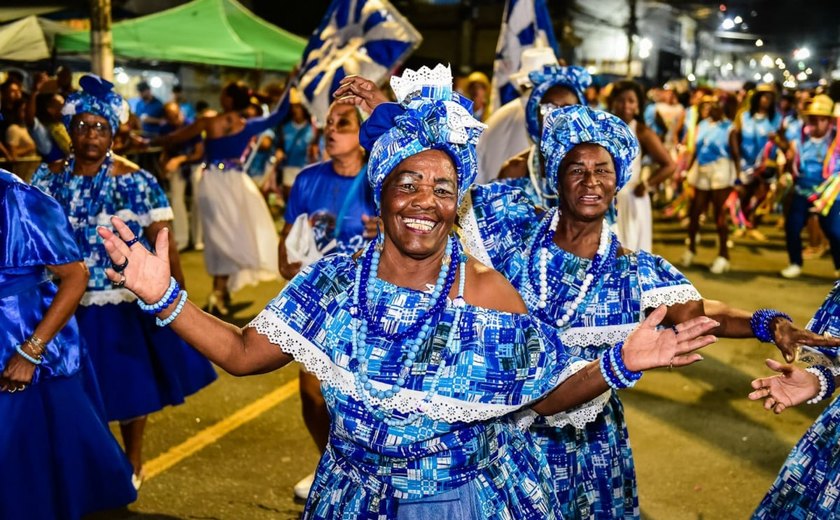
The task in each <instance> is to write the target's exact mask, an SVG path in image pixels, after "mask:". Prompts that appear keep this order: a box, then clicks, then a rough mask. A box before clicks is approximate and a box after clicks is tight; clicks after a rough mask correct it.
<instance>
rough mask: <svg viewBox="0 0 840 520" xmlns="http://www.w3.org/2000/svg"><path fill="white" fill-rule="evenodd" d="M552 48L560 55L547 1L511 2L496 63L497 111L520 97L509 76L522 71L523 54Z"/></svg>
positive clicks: (508, 6) (509, 0)
mask: <svg viewBox="0 0 840 520" xmlns="http://www.w3.org/2000/svg"><path fill="white" fill-rule="evenodd" d="M549 46H550V47H551V48H552V49H554V53H555V54H557V53H558V52H559V48H558V46H557V38H555V37H554V27H553V26H552V23H551V17H550V16H549V14H548V6H547V5H546V3H545V0H507V1H506V3H505V11H504V15H502V30H501V32H500V33H499V41H498V43H497V44H496V60H495V62H494V63H493V86H492V92H493V109H494V110H495V109H497V108H499V107H500V106H501V105H504V104H505V103H507V102H508V101H511V100H513V99H516V98H517V97H519V92H517V90H516V88H515V87H514V86H513V85H512V84H511V82H510V79H509V78H508V76H510V75H511V74H513V73H515V72H517V71H518V70H519V57H520V55H521V54H522V51H524V50H525V49H529V48H531V47H549Z"/></svg>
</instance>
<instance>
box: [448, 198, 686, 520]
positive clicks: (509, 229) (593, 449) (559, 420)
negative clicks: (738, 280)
mask: <svg viewBox="0 0 840 520" xmlns="http://www.w3.org/2000/svg"><path fill="white" fill-rule="evenodd" d="M470 195H471V199H470V201H469V202H470V203H471V204H472V206H473V211H472V212H470V211H468V210H467V209H466V208H463V207H462V210H461V211H460V216H461V217H462V218H461V220H460V223H461V224H462V226H463V228H464V232H465V234H467V235H469V236H472V237H475V236H476V235H475V233H476V232H478V233H479V236H480V238H479V239H475V238H473V239H470V240H466V239H465V240H466V242H467V243H468V244H470V245H471V246H473V247H477V248H478V250H476V249H471V250H470V252H471V253H472V254H473V255H476V256H477V258H482V257H483V258H485V259H487V260H489V261H490V265H492V266H493V267H494V268H495V269H497V270H498V271H500V272H501V273H502V274H504V275H505V276H506V277H507V278H508V279H509V280H510V281H511V283H512V284H513V285H514V287H516V288H517V289H518V290H519V291H520V293H521V294H522V297H523V299H524V300H525V304H526V305H527V306H528V309H529V310H530V311H531V312H532V313H534V315H535V317H537V318H539V319H543V320H546V321H548V322H549V323H551V324H552V325H551V326H552V327H553V330H554V333H555V334H556V335H557V336H558V339H559V340H560V341H558V342H557V343H556V344H558V345H561V344H562V346H563V347H564V348H566V349H567V354H568V355H570V356H574V357H579V358H583V359H585V360H590V361H591V360H595V359H597V358H599V357H601V355H602V353H604V352H605V351H606V350H607V349H609V348H610V347H612V346H613V345H615V344H616V343H618V342H620V341H624V340H625V339H626V337H627V335H628V334H629V333H630V332H631V331H632V330H633V329H634V328H635V327H636V326H637V325H638V324H639V323H640V322H641V321H642V320H643V319H644V315H645V311H647V310H649V309H652V308H655V307H657V306H659V305H661V304H666V305H673V304H678V303H685V302H687V301H691V300H698V299H700V295H699V293H698V292H697V290H696V289H695V288H694V287H693V286H692V285H691V283H690V282H689V281H688V280H687V279H686V278H685V277H684V276H683V275H682V273H680V272H679V271H678V270H677V269H675V268H674V267H673V266H672V265H671V264H669V263H668V262H667V261H666V260H664V259H663V258H661V257H659V256H656V255H653V254H651V253H648V252H646V251H638V252H634V253H630V254H627V255H624V256H619V257H617V258H614V259H613V260H612V265H611V266H609V267H608V269H607V274H606V275H605V276H604V277H602V278H601V279H600V280H595V283H594V284H593V286H592V288H591V289H590V293H589V294H591V298H590V300H589V302H588V304H587V307H586V311H585V312H583V313H578V314H577V316H576V317H574V318H573V319H572V322H571V326H570V327H569V328H568V329H566V330H561V329H560V328H557V327H554V325H553V323H554V322H555V320H556V319H557V318H559V317H561V316H562V314H563V313H564V312H565V307H564V306H562V305H558V304H557V303H563V301H571V300H573V299H574V298H575V297H576V296H577V295H578V293H579V291H580V285H581V282H582V280H583V278H584V276H585V274H586V270H587V267H589V264H590V263H591V260H589V259H584V258H579V257H577V256H574V255H572V254H571V253H569V252H567V251H564V250H562V249H560V248H559V247H557V246H556V245H555V244H554V242H553V241H551V242H550V245H549V247H548V253H549V260H548V264H547V274H548V287H549V288H560V289H559V290H561V291H563V292H565V294H564V295H563V296H562V301H559V302H558V298H559V297H558V296H557V295H556V294H555V295H551V294H549V300H548V302H549V306H548V307H547V308H546V309H545V310H538V308H537V303H538V301H539V300H538V297H537V295H536V294H535V292H534V291H533V290H531V289H530V287H531V286H530V285H529V283H528V282H527V280H526V278H527V277H528V276H529V271H528V270H529V269H530V270H531V271H532V272H533V270H534V269H535V259H534V258H530V257H529V255H528V251H527V248H528V244H529V243H530V242H531V241H532V240H533V235H534V234H535V233H537V229H538V228H539V227H540V224H541V222H542V219H544V218H545V216H540V215H539V214H537V213H536V212H535V211H534V209H533V207H532V206H531V205H530V204H529V203H528V202H527V199H526V198H525V197H524V196H523V195H522V194H521V193H520V192H519V191H518V190H515V189H511V188H510V187H508V186H501V185H493V184H491V185H486V186H476V187H474V188H473V189H472V191H471V194H470ZM470 213H471V214H470ZM546 215H549V214H546ZM612 237H613V238H612V239H613V240H615V236H614V235H613V236H612ZM534 256H536V255H534ZM603 401H606V402H604V403H602V404H604V406H603V409H600V408H598V407H596V406H594V405H593V406H590V408H589V412H590V413H589V414H588V415H584V414H578V415H577V416H576V417H572V418H571V419H572V420H570V417H569V416H568V414H564V415H561V416H553V417H546V418H543V417H535V418H534V419H535V420H534V424H533V426H532V427H531V433H532V436H533V438H534V440H535V442H536V443H537V444H538V445H539V446H540V448H542V451H543V452H544V453H545V455H546V457H547V459H548V463H549V467H550V468H551V471H552V473H553V478H554V487H555V492H556V493H557V500H558V504H559V510H560V511H561V512H562V514H563V516H564V517H565V518H599V519H607V518H610V519H612V518H638V517H639V505H638V497H637V490H636V476H635V467H634V464H633V456H632V452H631V450H630V445H629V442H628V438H627V426H626V423H625V420H624V410H623V407H622V404H621V401H620V399H619V398H618V394H617V393H616V392H615V391H612V392H610V393H609V394H607V397H606V398H605V399H603Z"/></svg>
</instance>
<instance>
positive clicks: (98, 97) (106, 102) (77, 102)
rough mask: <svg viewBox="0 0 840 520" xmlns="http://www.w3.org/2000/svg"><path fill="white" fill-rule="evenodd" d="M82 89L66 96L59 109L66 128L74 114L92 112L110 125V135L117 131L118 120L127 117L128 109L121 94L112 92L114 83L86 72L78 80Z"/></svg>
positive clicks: (68, 127) (68, 126)
mask: <svg viewBox="0 0 840 520" xmlns="http://www.w3.org/2000/svg"><path fill="white" fill-rule="evenodd" d="M79 86H80V87H82V90H80V91H78V92H74V93H72V94H70V95H69V96H67V99H66V100H65V101H64V107H63V108H62V109H61V116H62V120H63V121H64V126H66V127H67V130H68V131H69V130H70V122H71V121H73V116H75V115H76V114H84V113H89V114H94V115H97V116H100V117H104V118H105V119H107V120H108V124H109V125H111V135H112V136H113V135H114V134H116V133H117V130H118V129H119V127H120V121H123V120H127V119H128V110H127V107H126V106H125V102H124V101H123V98H122V96H120V95H119V94H117V93H116V92H114V84H113V83H111V82H110V81H108V80H105V79H102V78H100V77H99V76H95V75H93V74H88V75H86V76H83V77H82V79H80V80H79Z"/></svg>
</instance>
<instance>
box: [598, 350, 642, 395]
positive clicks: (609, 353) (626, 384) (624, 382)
mask: <svg viewBox="0 0 840 520" xmlns="http://www.w3.org/2000/svg"><path fill="white" fill-rule="evenodd" d="M619 355H621V354H619ZM604 356H606V358H607V361H608V362H609V364H610V370H612V373H613V374H615V376H616V377H617V378H618V380H619V381H621V386H622V387H623V388H630V387H631V386H633V383H635V381H630V380H629V379H627V378H626V377H624V375H623V374H622V373H621V371H620V370H619V368H618V364H617V363H616V360H615V356H616V352H615V349H613V348H609V349H607V350H606V351H605V352H604Z"/></svg>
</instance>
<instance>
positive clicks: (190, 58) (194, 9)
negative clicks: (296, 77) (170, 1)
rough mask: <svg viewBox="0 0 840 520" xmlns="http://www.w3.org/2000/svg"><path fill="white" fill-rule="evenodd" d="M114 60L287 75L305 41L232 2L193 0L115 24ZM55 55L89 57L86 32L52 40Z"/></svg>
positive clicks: (231, 0)
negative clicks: (145, 61)
mask: <svg viewBox="0 0 840 520" xmlns="http://www.w3.org/2000/svg"><path fill="white" fill-rule="evenodd" d="M112 34H113V41H114V54H115V55H116V56H120V57H124V58H136V59H146V60H158V61H176V62H188V63H203V64H207V65H225V66H230V67H242V68H251V69H263V70H282V71H287V70H291V69H292V68H293V67H294V66H295V65H297V64H298V62H299V61H300V57H301V55H302V54H303V49H304V47H305V46H306V40H304V39H303V38H301V37H299V36H295V35H294V34H291V33H289V32H287V31H284V30H283V29H280V28H279V27H276V26H274V25H272V24H270V23H268V22H266V21H265V20H263V19H261V18H259V17H258V16H256V15H255V14H254V13H252V12H251V11H249V10H248V9H246V8H245V7H243V6H242V4H240V3H239V2H237V1H236V0H194V1H193V2H190V3H187V4H184V5H181V6H178V7H174V8H172V9H167V10H166V11H161V12H159V13H155V14H151V15H148V16H143V17H140V18H135V19H132V20H126V21H123V22H119V23H115V24H114V25H113V26H112ZM56 48H57V49H58V52H59V53H87V52H90V31H77V32H73V33H70V34H64V35H59V36H57V37H56Z"/></svg>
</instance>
